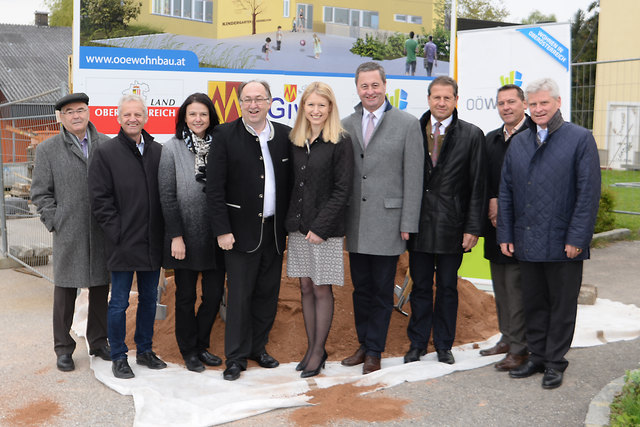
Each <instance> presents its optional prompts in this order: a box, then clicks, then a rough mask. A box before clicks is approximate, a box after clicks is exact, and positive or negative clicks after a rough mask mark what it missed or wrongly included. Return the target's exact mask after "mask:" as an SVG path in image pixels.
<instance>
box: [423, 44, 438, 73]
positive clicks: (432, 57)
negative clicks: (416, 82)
mask: <svg viewBox="0 0 640 427" xmlns="http://www.w3.org/2000/svg"><path fill="white" fill-rule="evenodd" d="M434 65H435V66H437V65H438V46H436V44H435V43H434V42H433V36H429V41H428V42H426V43H425V44H424V68H425V69H426V70H427V77H431V74H432V72H433V66H434Z"/></svg>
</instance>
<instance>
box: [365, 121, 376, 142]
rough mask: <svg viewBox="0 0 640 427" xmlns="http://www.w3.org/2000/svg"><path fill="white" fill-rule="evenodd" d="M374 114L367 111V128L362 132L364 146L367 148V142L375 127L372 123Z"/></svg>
mask: <svg viewBox="0 0 640 427" xmlns="http://www.w3.org/2000/svg"><path fill="white" fill-rule="evenodd" d="M374 118H375V116H374V115H373V113H369V121H368V122H367V129H366V130H365V132H364V147H365V148H367V144H369V140H370V139H371V135H372V134H373V129H374V128H375V127H376V126H375V124H374V123H373V119H374Z"/></svg>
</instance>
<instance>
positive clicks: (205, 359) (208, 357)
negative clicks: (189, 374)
mask: <svg viewBox="0 0 640 427" xmlns="http://www.w3.org/2000/svg"><path fill="white" fill-rule="evenodd" d="M198 359H200V361H201V362H202V363H204V364H205V365H207V366H220V365H222V359H220V358H219V357H218V356H216V355H215V354H211V353H209V352H208V351H207V350H202V351H201V352H200V353H198Z"/></svg>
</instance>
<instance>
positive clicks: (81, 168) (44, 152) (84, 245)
mask: <svg viewBox="0 0 640 427" xmlns="http://www.w3.org/2000/svg"><path fill="white" fill-rule="evenodd" d="M87 132H88V133H89V137H90V139H91V144H90V150H89V158H91V156H93V153H94V152H95V150H96V148H98V146H99V145H100V144H101V143H103V142H105V141H108V140H109V137H107V136H106V135H103V134H101V133H98V131H97V130H96V128H95V126H94V125H93V124H92V123H91V122H89V126H88V127H87ZM72 138H74V137H73V136H72V135H71V134H69V133H68V132H67V131H66V130H65V129H64V127H61V129H60V133H59V134H58V135H56V136H53V137H51V138H49V139H47V140H46V141H43V142H42V143H41V144H39V145H38V147H37V148H36V161H35V167H34V169H33V181H32V182H31V201H32V202H33V204H34V205H36V207H37V208H38V213H39V214H40V220H41V221H42V222H43V223H44V225H45V227H47V230H49V231H51V232H52V233H53V279H54V282H55V285H56V286H60V287H63V288H86V287H90V286H101V285H107V284H109V272H108V271H107V258H106V254H105V244H104V234H103V232H102V229H101V228H100V225H99V224H98V222H97V221H96V219H95V217H94V216H93V214H92V213H91V206H90V204H89V187H88V184H87V182H88V181H87V179H88V178H87V164H88V159H86V158H85V157H84V154H82V150H81V149H80V147H78V146H77V145H76V144H75V143H74V142H73V139H72Z"/></svg>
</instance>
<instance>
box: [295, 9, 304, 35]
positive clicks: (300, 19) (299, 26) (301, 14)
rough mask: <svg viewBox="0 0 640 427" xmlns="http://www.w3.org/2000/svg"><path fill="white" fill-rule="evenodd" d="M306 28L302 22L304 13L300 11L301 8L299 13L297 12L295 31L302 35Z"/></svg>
mask: <svg viewBox="0 0 640 427" xmlns="http://www.w3.org/2000/svg"><path fill="white" fill-rule="evenodd" d="M305 27H306V24H305V22H304V12H303V11H302V8H300V12H298V25H297V30H298V31H299V32H301V33H304V28H305Z"/></svg>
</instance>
